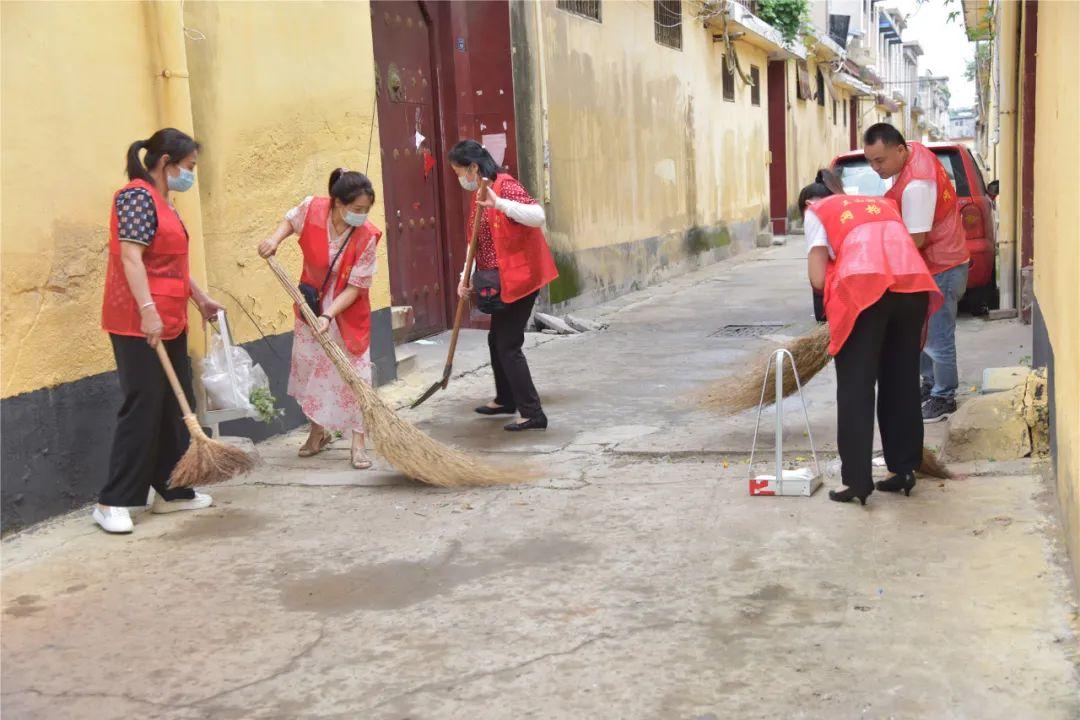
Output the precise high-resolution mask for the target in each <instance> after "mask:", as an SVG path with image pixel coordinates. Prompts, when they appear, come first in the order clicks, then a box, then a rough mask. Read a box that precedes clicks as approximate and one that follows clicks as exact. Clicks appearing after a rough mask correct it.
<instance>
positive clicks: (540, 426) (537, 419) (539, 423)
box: [504, 413, 547, 432]
mask: <svg viewBox="0 0 1080 720" xmlns="http://www.w3.org/2000/svg"><path fill="white" fill-rule="evenodd" d="M504 429H505V430H508V431H510V432H519V431H521V430H546V429H547V415H545V414H544V413H540V414H539V415H534V416H533V417H531V418H529V419H528V420H526V421H525V422H512V423H510V424H509V425H507V426H506V427H505V428H504Z"/></svg>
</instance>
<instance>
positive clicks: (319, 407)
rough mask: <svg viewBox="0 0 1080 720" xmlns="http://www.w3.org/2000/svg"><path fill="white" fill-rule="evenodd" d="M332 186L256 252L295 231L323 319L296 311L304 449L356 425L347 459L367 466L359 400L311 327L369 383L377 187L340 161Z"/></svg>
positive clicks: (315, 449) (295, 363)
mask: <svg viewBox="0 0 1080 720" xmlns="http://www.w3.org/2000/svg"><path fill="white" fill-rule="evenodd" d="M329 191H330V194H329V197H311V196H309V197H306V198H304V201H303V202H301V203H300V204H299V205H297V206H296V207H294V208H293V209H292V210H290V211H289V212H288V213H286V215H285V219H284V220H282V221H281V223H280V224H279V225H278V227H277V229H276V230H274V232H273V234H272V235H271V236H270V237H268V238H267V239H266V240H263V241H262V242H261V243H260V244H259V255H261V256H262V257H264V258H266V257H270V256H271V255H273V254H274V253H275V252H277V249H278V246H279V245H281V243H282V241H283V240H285V238H287V237H289V236H290V235H292V234H293V233H297V234H298V235H299V236H300V250H301V251H302V252H303V255H304V268H303V273H302V275H301V277H300V282H301V284H302V285H306V286H307V287H308V288H309V293H311V294H312V295H317V296H318V299H317V301H316V303H317V305H318V308H319V324H318V326H317V327H315V329H314V330H312V328H310V327H309V326H308V325H307V323H306V322H304V320H303V319H301V316H300V313H299V311H297V313H296V327H295V333H294V336H293V353H292V370H291V372H290V374H289V395H291V396H292V397H294V398H296V401H297V402H298V403H299V404H300V408H301V409H302V410H303V411H304V414H305V415H306V416H307V418H308V420H310V421H311V432H310V434H309V435H308V438H307V440H306V441H305V442H304V444H303V445H302V446H301V447H300V451H299V455H300V457H311V456H312V455H316V454H318V453H320V452H322V450H323V449H324V448H325V447H326V446H327V445H329V444H330V441H331V440H332V439H333V436H332V431H340V432H345V431H346V430H352V431H353V437H352V454H351V456H350V462H351V464H352V466H353V467H354V468H356V469H357V470H365V469H367V468H369V467H371V459H370V458H369V457H368V455H367V452H366V450H365V447H364V416H363V413H362V412H361V409H360V404H359V403H358V402H357V400H356V396H355V395H354V394H353V392H352V390H350V389H349V386H348V385H347V384H346V383H345V381H344V380H342V379H341V376H340V375H339V374H338V372H337V369H336V368H335V367H334V366H333V364H332V363H331V362H330V358H328V357H327V356H326V353H324V352H323V350H322V348H321V347H320V346H319V343H318V340H317V339H316V338H315V334H314V333H315V332H319V333H329V334H330V337H331V338H333V340H334V341H335V342H336V343H337V344H338V346H339V347H341V349H342V350H344V351H345V353H346V355H348V356H349V361H350V362H351V364H352V366H353V368H354V369H355V370H356V371H357V373H359V375H360V377H362V378H364V379H365V380H366V381H367V382H368V383H369V384H370V383H371V303H370V301H369V299H368V291H369V288H370V287H371V283H372V278H373V276H374V275H375V267H376V263H375V252H376V248H377V246H378V243H379V238H381V237H382V232H381V231H380V230H379V229H378V228H377V227H375V226H374V225H373V224H371V223H370V222H368V220H367V216H368V213H369V212H370V211H371V207H372V205H374V204H375V189H374V188H373V187H372V185H371V181H370V180H368V178H367V176H365V175H364V174H363V173H358V172H351V171H348V170H345V169H344V168H338V169H337V170H335V171H334V172H332V173H331V174H330V183H329Z"/></svg>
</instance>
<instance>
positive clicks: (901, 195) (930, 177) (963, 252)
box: [863, 123, 970, 422]
mask: <svg viewBox="0 0 1080 720" xmlns="http://www.w3.org/2000/svg"><path fill="white" fill-rule="evenodd" d="M863 152H864V154H865V155H866V159H867V162H869V163H870V167H871V168H872V169H873V170H874V172H876V173H877V174H878V175H879V176H880V177H881V178H882V179H883V180H885V181H886V183H887V185H888V187H889V189H888V190H887V191H886V193H885V196H886V197H888V198H891V199H893V200H895V201H896V202H897V203H899V205H900V213H901V215H902V216H903V218H904V224H905V225H906V226H907V229H908V232H909V233H910V234H911V238H912V239H913V240H914V241H915V245H916V247H918V248H919V250H920V251H921V252H922V255H923V258H924V259H925V260H926V264H927V266H928V267H929V268H930V272H931V273H933V275H934V280H935V281H936V282H937V285H938V289H940V290H941V292H942V294H943V295H944V297H945V304H944V305H942V307H941V309H940V310H938V311H937V312H936V313H934V315H933V316H932V317H931V318H930V323H929V327H928V332H927V338H926V347H925V348H924V351H923V355H922V361H921V369H920V372H921V374H922V397H923V420H924V421H925V422H938V421H939V420H944V419H946V418H947V417H948V416H949V415H951V414H952V413H954V412H956V391H957V388H958V386H959V384H960V379H959V373H958V371H957V365H956V314H957V306H958V304H959V302H960V298H961V297H963V295H964V291H965V290H966V289H967V275H968V264H969V261H970V256H969V254H968V251H967V246H966V238H965V235H964V231H963V228H962V226H961V224H960V215H959V209H958V207H957V205H956V188H955V187H953V185H952V182H951V181H950V180H949V177H948V175H947V174H946V173H945V170H944V168H943V166H942V165H941V163H940V162H939V161H938V159H937V158H936V156H935V155H934V154H933V153H932V152H931V151H930V150H928V149H927V148H926V147H925V146H923V145H921V144H920V143H915V142H912V143H908V142H906V141H905V140H904V136H903V135H902V134H901V133H900V131H899V130H897V129H896V128H895V127H893V126H892V125H889V124H888V123H878V124H876V125H872V126H870V128H869V129H867V131H866V133H865V134H864V136H863ZM939 203H944V204H942V206H941V207H940V208H939V207H938V206H939Z"/></svg>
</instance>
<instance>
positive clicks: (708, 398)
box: [701, 323, 952, 478]
mask: <svg viewBox="0 0 1080 720" xmlns="http://www.w3.org/2000/svg"><path fill="white" fill-rule="evenodd" d="M830 339H831V338H830V336H829V326H828V324H827V323H821V324H820V325H818V326H817V327H816V328H814V329H813V330H812V331H810V332H809V333H807V334H806V335H802V336H800V337H797V338H795V339H794V340H792V341H791V342H790V343H789V344H787V345H786V346H784V347H785V348H786V349H787V350H788V352H790V353H791V357H792V358H794V360H795V369H796V370H797V371H798V373H799V380H800V381H801V382H802V384H803V385H806V383H808V382H810V379H811V378H813V377H814V376H815V375H817V374H818V373H819V372H821V371H822V370H823V369H824V368H825V366H826V365H828V364H829V360H831V359H832V358H831V357H830V356H829V341H830ZM774 353H775V350H771V351H769V352H768V353H765V354H763V355H761V356H760V357H759V358H758V359H757V360H755V361H754V362H752V363H750V364H749V365H747V366H746V367H747V368H748V369H747V370H745V371H744V372H742V373H739V374H736V375H732V376H731V377H727V378H723V379H722V380H718V381H716V382H714V383H713V384H712V385H711V386H710V387H709V389H708V390H706V392H705V393H704V395H703V397H702V398H701V405H702V407H704V408H706V409H708V410H713V411H715V412H719V413H723V414H725V415H734V414H735V413H738V412H742V411H743V410H749V409H750V408H753V407H757V405H758V401H759V400H761V373H760V371H758V370H757V369H756V368H760V367H761V366H762V365H765V364H766V363H768V361H769V358H770V357H771V356H772V355H773V354H774ZM774 373H775V368H774V367H773V366H771V365H770V366H769V376H768V378H767V379H766V380H765V386H766V387H772V386H773V384H775V382H776V376H775V375H774ZM783 381H784V397H788V396H789V395H791V394H792V393H794V392H795V391H796V389H797V387H798V386H797V385H796V384H795V376H794V374H793V373H784V376H783ZM775 399H776V398H775V397H774V396H773V395H772V394H770V393H765V398H764V404H765V406H768V405H771V404H772V403H773V402H774V401H775ZM918 471H919V472H920V473H922V474H923V475H929V476H930V477H936V478H950V477H952V473H950V472H949V470H948V468H946V467H945V466H944V465H943V464H942V463H941V461H940V460H938V458H937V456H936V455H935V454H934V452H933V451H932V450H930V449H929V448H927V447H926V446H925V445H924V446H923V449H922V463H921V464H920V465H919V469H918Z"/></svg>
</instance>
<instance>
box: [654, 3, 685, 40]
mask: <svg viewBox="0 0 1080 720" xmlns="http://www.w3.org/2000/svg"><path fill="white" fill-rule="evenodd" d="M653 26H654V29H655V32H656V42H658V43H660V44H661V45H664V46H666V47H669V48H674V49H675V50H682V0H653Z"/></svg>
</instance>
